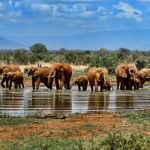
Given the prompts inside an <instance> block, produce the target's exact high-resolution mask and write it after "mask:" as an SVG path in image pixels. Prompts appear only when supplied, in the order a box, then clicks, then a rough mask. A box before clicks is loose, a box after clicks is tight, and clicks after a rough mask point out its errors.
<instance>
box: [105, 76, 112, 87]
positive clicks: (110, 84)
mask: <svg viewBox="0 0 150 150" xmlns="http://www.w3.org/2000/svg"><path fill="white" fill-rule="evenodd" d="M111 89H112V90H113V83H112V82H111V79H110V78H109V79H108V80H107V85H106V87H105V90H111Z"/></svg>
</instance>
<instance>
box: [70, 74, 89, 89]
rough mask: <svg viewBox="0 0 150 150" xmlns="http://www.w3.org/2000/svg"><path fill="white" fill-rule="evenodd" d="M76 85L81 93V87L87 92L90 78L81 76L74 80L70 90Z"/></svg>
mask: <svg viewBox="0 0 150 150" xmlns="http://www.w3.org/2000/svg"><path fill="white" fill-rule="evenodd" d="M75 84H77V85H78V90H79V91H81V87H82V90H83V91H86V90H87V86H88V77H87V76H86V75H81V76H78V77H76V78H74V80H73V81H72V82H71V84H70V88H71V87H72V86H73V85H75Z"/></svg>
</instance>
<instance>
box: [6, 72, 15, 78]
mask: <svg viewBox="0 0 150 150" xmlns="http://www.w3.org/2000/svg"><path fill="white" fill-rule="evenodd" d="M14 74H15V72H8V73H7V75H8V76H10V77H12V76H14Z"/></svg>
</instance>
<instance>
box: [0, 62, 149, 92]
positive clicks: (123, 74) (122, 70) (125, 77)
mask: <svg viewBox="0 0 150 150" xmlns="http://www.w3.org/2000/svg"><path fill="white" fill-rule="evenodd" d="M24 73H26V74H28V76H31V77H32V88H33V89H39V86H40V83H43V84H44V85H45V86H46V87H47V88H49V89H52V87H53V80H55V86H56V89H62V88H63V87H65V88H66V89H71V87H72V86H73V85H74V84H76V85H77V86H78V90H79V91H80V90H87V86H88V84H89V85H90V87H91V91H93V90H94V89H93V87H95V92H98V91H104V90H111V88H112V83H111V79H110V78H109V72H108V70H107V69H106V68H103V67H98V68H97V67H91V68H90V69H89V70H88V72H87V75H80V76H78V77H76V78H74V79H73V80H72V81H71V77H72V68H71V66H70V65H69V64H68V63H54V64H52V65H51V66H50V67H48V66H44V67H42V66H36V67H35V66H27V67H25V68H24V72H23V73H22V72H21V70H20V68H19V66H18V65H16V64H12V65H5V64H0V74H1V75H2V76H3V78H2V81H1V86H2V87H3V88H5V87H6V88H9V89H11V87H12V82H13V83H14V88H21V86H22V88H24V81H23V74H24ZM115 75H116V81H117V89H121V90H132V89H133V88H134V89H139V88H142V87H143V84H144V82H145V81H148V80H149V78H150V69H148V68H143V69H142V70H140V71H138V70H137V68H136V66H135V65H134V64H120V65H118V66H117V67H116V69H115ZM4 82H6V85H4ZM99 87H100V89H98V88H99Z"/></svg>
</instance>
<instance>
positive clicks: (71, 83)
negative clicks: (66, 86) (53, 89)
mask: <svg viewBox="0 0 150 150" xmlns="http://www.w3.org/2000/svg"><path fill="white" fill-rule="evenodd" d="M74 84H75V82H74V81H72V82H70V89H71V88H72V86H73V85H74Z"/></svg>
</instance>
